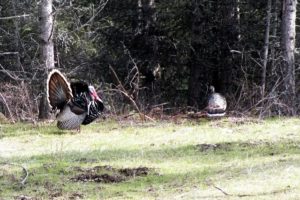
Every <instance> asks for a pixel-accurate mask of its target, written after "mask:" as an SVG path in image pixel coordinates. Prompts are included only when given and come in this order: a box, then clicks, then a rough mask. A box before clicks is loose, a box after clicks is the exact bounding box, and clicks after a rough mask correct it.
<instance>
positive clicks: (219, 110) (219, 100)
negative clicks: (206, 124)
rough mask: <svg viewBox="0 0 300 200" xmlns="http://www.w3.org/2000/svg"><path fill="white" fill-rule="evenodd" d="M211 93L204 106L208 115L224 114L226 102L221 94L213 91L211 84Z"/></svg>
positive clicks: (217, 115)
mask: <svg viewBox="0 0 300 200" xmlns="http://www.w3.org/2000/svg"><path fill="white" fill-rule="evenodd" d="M210 90H211V94H210V96H209V98H208V103H207V104H208V105H207V107H206V110H207V116H208V117H219V116H224V115H225V114H226V108H227V102H226V99H225V97H224V96H223V95H221V94H220V93H216V92H215V88H214V87H213V86H211V87H210Z"/></svg>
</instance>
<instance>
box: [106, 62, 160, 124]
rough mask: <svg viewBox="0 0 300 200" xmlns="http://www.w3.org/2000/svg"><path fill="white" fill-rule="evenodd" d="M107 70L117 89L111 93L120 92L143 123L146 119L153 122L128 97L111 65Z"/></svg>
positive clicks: (129, 96)
mask: <svg viewBox="0 0 300 200" xmlns="http://www.w3.org/2000/svg"><path fill="white" fill-rule="evenodd" d="M109 69H110V70H111V72H112V74H113V77H114V79H115V82H116V84H117V88H118V89H112V91H116V92H120V93H121V94H123V95H124V96H125V97H126V98H127V99H128V100H129V101H130V103H131V104H132V105H133V107H134V109H135V110H136V111H137V112H138V113H139V116H140V118H141V119H142V120H143V121H145V120H146V119H148V120H150V121H155V120H154V119H152V118H151V117H149V116H147V115H145V114H144V113H142V112H141V110H140V108H139V106H138V104H137V103H136V101H135V100H134V97H133V96H132V95H130V94H129V92H128V91H127V90H126V89H125V88H124V86H123V84H122V83H121V81H120V79H119V77H118V75H117V73H116V71H115V70H114V69H113V67H112V66H111V65H109Z"/></svg>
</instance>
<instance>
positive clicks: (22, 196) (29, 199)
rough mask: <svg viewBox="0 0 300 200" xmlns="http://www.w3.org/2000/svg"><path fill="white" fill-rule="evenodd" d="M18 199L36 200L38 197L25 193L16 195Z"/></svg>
mask: <svg viewBox="0 0 300 200" xmlns="http://www.w3.org/2000/svg"><path fill="white" fill-rule="evenodd" d="M14 199H16V200H36V198H34V197H29V196H25V195H19V196H15V198H14Z"/></svg>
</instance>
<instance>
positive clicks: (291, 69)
mask: <svg viewBox="0 0 300 200" xmlns="http://www.w3.org/2000/svg"><path fill="white" fill-rule="evenodd" d="M296 5H297V0H283V7H282V24H281V30H282V39H281V47H282V52H283V59H284V70H283V71H284V72H285V74H284V85H285V94H286V96H285V103H286V105H287V106H288V113H287V114H289V115H295V114H296V90H295V57H294V52H295V39H296Z"/></svg>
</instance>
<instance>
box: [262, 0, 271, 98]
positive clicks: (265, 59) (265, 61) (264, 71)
mask: <svg viewBox="0 0 300 200" xmlns="http://www.w3.org/2000/svg"><path fill="white" fill-rule="evenodd" d="M271 10H272V0H268V6H267V19H266V32H265V45H264V54H263V55H264V57H263V66H262V67H263V69H262V84H261V87H262V91H261V97H262V99H264V98H265V90H266V75H267V64H268V55H269V41H270V25H271V15H272V13H271Z"/></svg>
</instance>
